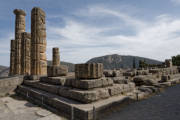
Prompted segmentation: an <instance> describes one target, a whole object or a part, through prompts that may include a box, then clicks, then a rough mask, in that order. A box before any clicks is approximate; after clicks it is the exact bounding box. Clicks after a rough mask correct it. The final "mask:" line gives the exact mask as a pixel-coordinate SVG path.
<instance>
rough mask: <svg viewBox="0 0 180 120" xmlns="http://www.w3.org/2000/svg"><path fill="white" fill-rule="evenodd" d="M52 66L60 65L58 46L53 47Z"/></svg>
mask: <svg viewBox="0 0 180 120" xmlns="http://www.w3.org/2000/svg"><path fill="white" fill-rule="evenodd" d="M52 65H53V66H60V55H59V48H53V60H52Z"/></svg>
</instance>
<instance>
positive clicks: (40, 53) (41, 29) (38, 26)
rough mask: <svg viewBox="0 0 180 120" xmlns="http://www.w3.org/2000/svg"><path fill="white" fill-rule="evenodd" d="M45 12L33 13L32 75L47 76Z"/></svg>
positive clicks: (34, 10)
mask: <svg viewBox="0 0 180 120" xmlns="http://www.w3.org/2000/svg"><path fill="white" fill-rule="evenodd" d="M45 24H46V23H45V12H44V11H43V10H42V9H41V8H37V7H34V8H33V9H32V11H31V75H40V76H42V75H47V60H46V26H45Z"/></svg>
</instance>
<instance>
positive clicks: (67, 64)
mask: <svg viewBox="0 0 180 120" xmlns="http://www.w3.org/2000/svg"><path fill="white" fill-rule="evenodd" d="M51 64H52V62H51V61H48V65H51ZM61 65H66V66H67V67H68V71H69V72H74V64H73V63H69V62H64V61H61Z"/></svg>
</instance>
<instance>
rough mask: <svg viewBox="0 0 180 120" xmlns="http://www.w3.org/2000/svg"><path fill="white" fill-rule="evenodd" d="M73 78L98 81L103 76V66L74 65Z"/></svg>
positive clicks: (92, 64) (94, 64) (97, 64)
mask: <svg viewBox="0 0 180 120" xmlns="http://www.w3.org/2000/svg"><path fill="white" fill-rule="evenodd" d="M75 76H76V78H77V79H98V78H101V77H102V76H103V64H101V63H88V64H76V65H75Z"/></svg>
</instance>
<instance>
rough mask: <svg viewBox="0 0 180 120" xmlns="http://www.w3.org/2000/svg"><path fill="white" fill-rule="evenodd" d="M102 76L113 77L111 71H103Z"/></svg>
mask: <svg viewBox="0 0 180 120" xmlns="http://www.w3.org/2000/svg"><path fill="white" fill-rule="evenodd" d="M103 74H104V75H105V77H114V75H113V71H112V70H104V72H103Z"/></svg>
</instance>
